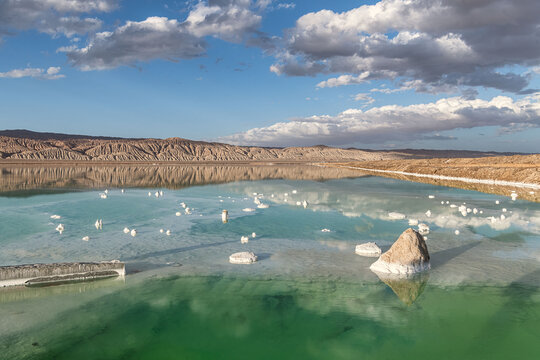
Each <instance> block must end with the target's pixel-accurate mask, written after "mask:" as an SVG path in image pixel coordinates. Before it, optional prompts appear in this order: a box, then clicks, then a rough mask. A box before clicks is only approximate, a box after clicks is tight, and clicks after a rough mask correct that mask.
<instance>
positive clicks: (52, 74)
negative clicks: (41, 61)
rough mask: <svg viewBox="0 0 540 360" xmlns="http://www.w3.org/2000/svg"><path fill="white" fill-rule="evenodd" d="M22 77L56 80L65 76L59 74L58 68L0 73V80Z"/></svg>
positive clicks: (27, 69) (15, 70) (26, 69)
mask: <svg viewBox="0 0 540 360" xmlns="http://www.w3.org/2000/svg"><path fill="white" fill-rule="evenodd" d="M24 77H31V78H35V79H41V80H56V79H61V78H63V77H65V75H63V74H60V67H55V66H51V67H49V68H48V69H47V70H45V69H40V68H25V69H14V70H10V71H7V72H0V78H10V79H19V78H24Z"/></svg>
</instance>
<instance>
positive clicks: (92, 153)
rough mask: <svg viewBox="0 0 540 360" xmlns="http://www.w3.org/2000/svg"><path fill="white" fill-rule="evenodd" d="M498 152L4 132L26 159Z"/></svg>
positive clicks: (1, 148) (7, 147)
mask: <svg viewBox="0 0 540 360" xmlns="http://www.w3.org/2000/svg"><path fill="white" fill-rule="evenodd" d="M490 155H494V154H493V153H482V152H472V151H465V152H464V151H436V150H396V151H373V150H359V149H340V148H332V147H328V146H321V145H320V146H310V147H287V148H269V147H257V146H235V145H228V144H222V143H213V142H204V141H192V140H186V139H182V138H169V139H122V138H105V137H91V136H82V135H66V134H54V133H36V132H31V131H26V130H9V131H0V159H3V160H7V161H11V162H27V161H44V160H45V161H60V162H61V161H71V162H73V161H76V162H81V161H100V162H245V161H266V162H268V161H277V162H280V161H281V162H286V161H305V162H312V161H355V160H356V161H375V160H392V159H394V160H397V159H404V158H432V157H438V156H445V157H455V156H461V157H477V156H490Z"/></svg>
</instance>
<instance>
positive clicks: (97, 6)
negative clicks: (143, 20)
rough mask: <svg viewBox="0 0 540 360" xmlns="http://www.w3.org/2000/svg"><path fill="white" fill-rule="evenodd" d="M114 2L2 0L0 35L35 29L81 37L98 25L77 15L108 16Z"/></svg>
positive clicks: (99, 0)
mask: <svg viewBox="0 0 540 360" xmlns="http://www.w3.org/2000/svg"><path fill="white" fill-rule="evenodd" d="M117 5H118V0H3V1H1V2H0V33H2V29H4V32H6V31H10V30H27V29H37V30H39V31H41V32H45V33H48V34H52V35H57V34H60V33H61V34H64V35H66V36H72V35H74V34H85V33H88V32H93V31H96V30H97V29H98V28H99V27H100V26H101V21H100V20H99V19H96V18H80V17H79V16H77V15H79V14H83V13H92V12H108V11H111V10H113V9H115V8H116V7H117Z"/></svg>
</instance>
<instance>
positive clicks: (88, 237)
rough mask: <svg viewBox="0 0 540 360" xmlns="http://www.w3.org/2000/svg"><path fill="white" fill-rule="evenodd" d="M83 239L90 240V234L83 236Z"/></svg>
mask: <svg viewBox="0 0 540 360" xmlns="http://www.w3.org/2000/svg"><path fill="white" fill-rule="evenodd" d="M82 240H83V241H88V240H90V236H84V237H83V238H82Z"/></svg>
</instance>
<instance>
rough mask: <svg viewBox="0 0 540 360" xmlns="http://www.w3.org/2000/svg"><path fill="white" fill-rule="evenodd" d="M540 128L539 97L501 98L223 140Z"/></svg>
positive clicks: (296, 141) (283, 142)
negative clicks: (469, 129)
mask: <svg viewBox="0 0 540 360" xmlns="http://www.w3.org/2000/svg"><path fill="white" fill-rule="evenodd" d="M524 124H526V125H527V126H531V127H532V126H534V127H538V126H540V94H536V95H532V96H528V97H526V98H524V99H522V100H518V101H515V100H512V99H511V98H509V97H506V96H497V97H495V98H493V99H491V100H481V99H467V98H464V97H451V98H446V99H441V100H438V101H436V102H433V103H426V104H416V105H409V106H398V105H388V106H382V107H374V108H371V109H369V110H366V111H363V110H361V109H348V110H345V111H343V112H341V113H339V114H337V115H333V116H331V115H315V116H311V117H306V118H298V119H293V120H291V121H289V122H279V123H276V124H273V125H271V126H268V127H263V128H255V129H251V130H248V131H246V132H242V133H238V134H234V135H230V136H227V137H223V138H221V139H220V141H224V142H228V143H232V144H243V145H247V144H250V145H267V146H288V145H314V144H327V145H345V144H353V143H366V144H367V143H372V144H373V143H383V142H385V141H389V140H414V139H422V138H425V137H426V136H428V137H429V136H431V139H436V138H437V137H439V136H440V134H439V132H442V131H447V130H453V129H459V128H474V127H480V126H497V127H499V128H505V129H512V128H516V127H517V128H520V127H523V125H524Z"/></svg>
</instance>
